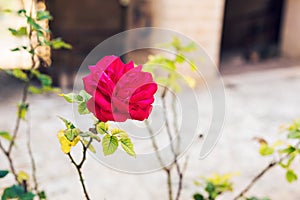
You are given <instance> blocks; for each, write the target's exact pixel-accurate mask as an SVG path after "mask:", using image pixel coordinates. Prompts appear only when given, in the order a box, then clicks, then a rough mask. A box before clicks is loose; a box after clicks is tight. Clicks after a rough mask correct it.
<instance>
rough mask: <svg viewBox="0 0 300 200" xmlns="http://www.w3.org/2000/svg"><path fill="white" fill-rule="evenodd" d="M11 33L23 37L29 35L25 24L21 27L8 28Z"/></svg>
mask: <svg viewBox="0 0 300 200" xmlns="http://www.w3.org/2000/svg"><path fill="white" fill-rule="evenodd" d="M8 30H9V31H10V33H11V34H12V35H13V36H16V37H22V36H26V35H27V28H26V27H25V26H22V27H20V28H19V29H13V28H8Z"/></svg>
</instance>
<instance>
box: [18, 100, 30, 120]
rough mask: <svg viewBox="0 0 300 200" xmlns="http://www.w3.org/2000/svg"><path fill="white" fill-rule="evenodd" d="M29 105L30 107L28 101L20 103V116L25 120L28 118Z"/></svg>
mask: <svg viewBox="0 0 300 200" xmlns="http://www.w3.org/2000/svg"><path fill="white" fill-rule="evenodd" d="M28 107H29V104H27V103H20V104H19V105H18V116H19V117H20V118H21V119H23V120H25V118H26V113H27V110H28Z"/></svg>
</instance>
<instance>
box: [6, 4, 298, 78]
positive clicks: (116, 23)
mask: <svg viewBox="0 0 300 200" xmlns="http://www.w3.org/2000/svg"><path fill="white" fill-rule="evenodd" d="M20 2H21V1H5V0H1V8H3V9H4V8H7V7H8V8H17V7H21V6H22V5H20ZM26 2H27V1H26V0H24V4H25V5H26ZM45 3H46V5H47V8H48V9H49V10H50V12H51V13H52V15H53V16H54V20H53V21H51V22H50V27H51V30H52V33H53V36H54V37H62V38H64V39H65V40H66V41H67V42H69V43H70V44H72V46H73V49H72V52H71V53H70V52H68V51H66V50H61V51H55V52H53V56H52V59H53V66H52V68H50V69H49V71H50V72H49V73H51V74H52V76H53V77H54V78H55V79H57V80H56V81H55V82H59V80H58V79H59V76H61V74H65V73H66V74H68V75H70V72H74V71H76V70H77V69H78V68H79V66H80V64H81V63H82V61H83V59H84V58H85V57H86V55H87V54H88V53H89V52H90V51H91V50H92V49H93V48H94V47H95V46H96V45H98V44H99V43H100V42H102V41H103V40H105V39H107V38H108V37H110V36H112V35H114V34H117V33H119V32H121V31H124V30H127V29H131V28H138V27H145V26H154V27H163V28H169V29H171V30H174V31H178V32H180V33H183V34H184V35H186V36H188V37H191V38H192V39H193V40H195V41H196V42H197V43H199V44H201V45H202V46H203V48H204V49H205V50H206V51H207V53H208V54H209V55H210V56H211V57H212V59H213V60H214V61H215V63H216V64H217V65H218V66H219V68H220V71H221V72H222V73H223V74H228V73H236V72H241V71H249V70H251V71H253V70H260V69H266V68H275V67H276V68H278V67H288V66H290V65H294V64H295V63H297V62H298V61H299V57H300V43H299V42H297V39H298V36H299V35H300V14H299V12H298V10H299V9H300V3H299V1H297V0H254V1H239V0H231V1H225V0H213V1H207V0H202V1H196V0H187V1H179V0H177V1H173V0H162V1H160V2H159V3H157V2H155V1H151V0H112V1H105V0H89V1H86V2H84V3H82V2H80V3H79V2H78V3H76V2H75V1H71V0H65V1H58V0H52V1H47V2H45ZM27 4H28V3H27ZM27 6H28V5H27ZM0 23H1V38H3V39H2V40H1V46H2V47H4V49H2V50H1V51H3V53H1V55H0V56H1V57H0V58H1V62H0V64H1V65H2V66H8V67H13V66H14V65H16V64H19V65H22V64H24V60H26V58H24V56H23V57H21V58H22V60H20V59H17V60H18V62H17V63H16V59H15V57H16V54H17V53H15V52H10V51H9V49H10V47H11V46H15V44H16V42H18V41H16V39H9V38H10V36H9V33H8V32H7V31H5V30H6V28H7V27H8V26H9V25H11V24H15V25H16V26H18V25H19V26H20V25H21V24H22V22H20V21H18V18H17V17H16V18H12V17H10V16H7V15H1V20H0ZM5 38H7V39H5ZM260 63H263V65H261V64H260ZM253 64H255V66H253ZM70 81H71V82H72V80H70Z"/></svg>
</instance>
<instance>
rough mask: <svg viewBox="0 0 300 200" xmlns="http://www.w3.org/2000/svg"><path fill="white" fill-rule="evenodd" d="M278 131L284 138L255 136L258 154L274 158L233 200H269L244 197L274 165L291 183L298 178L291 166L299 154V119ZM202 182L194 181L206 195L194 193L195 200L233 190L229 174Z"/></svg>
mask: <svg viewBox="0 0 300 200" xmlns="http://www.w3.org/2000/svg"><path fill="white" fill-rule="evenodd" d="M280 133H281V134H284V136H285V139H284V140H278V141H276V142H273V143H271V144H270V143H268V142H267V141H266V140H265V139H263V138H258V137H256V138H255V140H257V141H258V142H259V144H260V148H259V154H260V155H261V156H263V157H267V156H273V157H274V159H273V161H272V162H270V163H269V164H268V165H267V166H266V167H265V168H264V169H262V170H261V171H260V172H259V173H258V174H257V175H256V176H255V177H254V178H253V179H252V180H251V181H250V183H249V184H248V185H246V187H245V188H244V189H243V190H241V192H239V193H238V195H237V196H236V197H234V200H270V199H269V198H266V197H265V198H257V197H246V193H247V192H248V191H249V190H250V189H251V188H252V187H253V185H254V184H256V183H257V182H258V181H259V180H260V179H261V178H262V177H263V175H265V174H266V173H267V172H268V171H270V170H271V169H272V168H274V167H275V166H280V167H281V168H282V169H283V170H285V179H286V180H287V181H288V182H289V183H291V182H294V181H296V180H298V175H297V174H296V172H295V169H294V168H293V167H292V166H293V165H292V164H293V162H294V161H295V160H296V158H298V157H299V154H300V148H299V145H300V119H298V120H295V121H294V122H292V123H290V124H287V125H283V126H281V127H280ZM204 180H205V181H204V184H200V183H199V182H198V181H196V182H195V183H196V185H198V186H200V187H201V188H202V189H203V188H204V191H206V193H207V194H206V195H205V194H202V193H196V194H194V196H193V197H194V199H195V200H214V199H216V198H217V197H218V196H220V195H222V194H223V193H224V192H226V191H233V183H232V182H230V176H229V175H214V178H206V179H204Z"/></svg>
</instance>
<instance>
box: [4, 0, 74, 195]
mask: <svg viewBox="0 0 300 200" xmlns="http://www.w3.org/2000/svg"><path fill="white" fill-rule="evenodd" d="M35 6H36V2H35V1H32V2H31V8H30V10H29V11H28V10H25V9H21V10H18V11H15V12H14V11H12V10H9V9H7V10H5V13H6V14H7V13H9V14H11V15H18V16H19V17H21V18H23V19H25V21H26V24H24V25H23V26H21V27H18V28H15V27H11V28H9V29H8V31H9V32H10V33H11V34H12V35H13V36H14V37H23V38H26V39H27V40H28V41H29V44H28V45H22V46H18V47H15V48H13V49H11V51H13V52H19V51H25V52H27V53H28V55H29V56H30V58H31V66H29V67H28V68H26V69H24V68H18V66H16V68H14V69H11V70H7V69H2V71H4V72H5V73H6V74H8V75H10V76H12V77H14V78H17V79H18V80H20V81H22V82H23V91H22V97H21V100H20V102H19V103H18V105H17V117H16V123H15V127H14V129H13V132H12V133H10V132H9V131H0V150H1V151H2V152H3V154H4V155H5V157H6V159H7V161H8V164H9V167H10V169H9V170H6V169H5V170H0V178H5V177H6V176H7V175H8V174H12V175H13V177H14V179H15V182H14V183H13V185H12V186H10V187H7V188H4V191H3V194H2V197H1V199H2V200H7V199H19V200H32V199H34V198H35V197H36V198H38V199H40V200H41V199H46V194H45V192H44V191H43V190H41V189H40V188H39V185H38V181H37V177H36V170H37V169H36V163H35V160H34V156H33V152H32V149H31V139H30V138H31V130H30V128H29V127H30V120H29V119H30V118H29V116H28V115H29V114H28V111H29V109H30V103H29V100H28V95H29V94H43V93H46V92H58V91H59V89H58V88H55V87H52V79H51V77H50V76H48V75H47V74H43V73H41V72H40V71H39V69H40V67H41V66H45V65H46V66H47V65H48V64H49V61H48V60H46V59H45V58H44V57H43V55H41V54H40V50H41V48H50V49H51V48H52V49H59V48H67V49H70V48H71V45H69V44H67V43H65V42H63V41H62V40H60V39H52V40H51V39H50V37H49V36H50V35H49V34H50V33H51V32H50V30H49V29H48V28H45V27H44V26H43V25H42V24H43V23H45V22H47V21H48V20H51V19H52V18H53V17H52V16H51V15H50V13H49V12H48V11H47V10H36V9H35ZM34 10H36V12H34ZM21 67H24V66H21ZM35 80H38V81H39V85H38V86H37V85H36V83H35ZM21 123H25V124H27V129H25V130H23V129H22V130H20V124H21ZM19 132H23V133H24V134H27V149H28V154H29V157H30V161H31V174H32V179H31V178H30V177H29V175H28V173H27V172H23V171H18V170H17V169H16V166H15V164H14V161H15V158H14V157H13V155H12V151H13V150H14V149H15V148H14V147H15V144H16V142H17V135H18V133H19ZM16 150H17V149H16ZM19 153H24V152H23V151H22V152H21V151H20V152H19Z"/></svg>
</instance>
